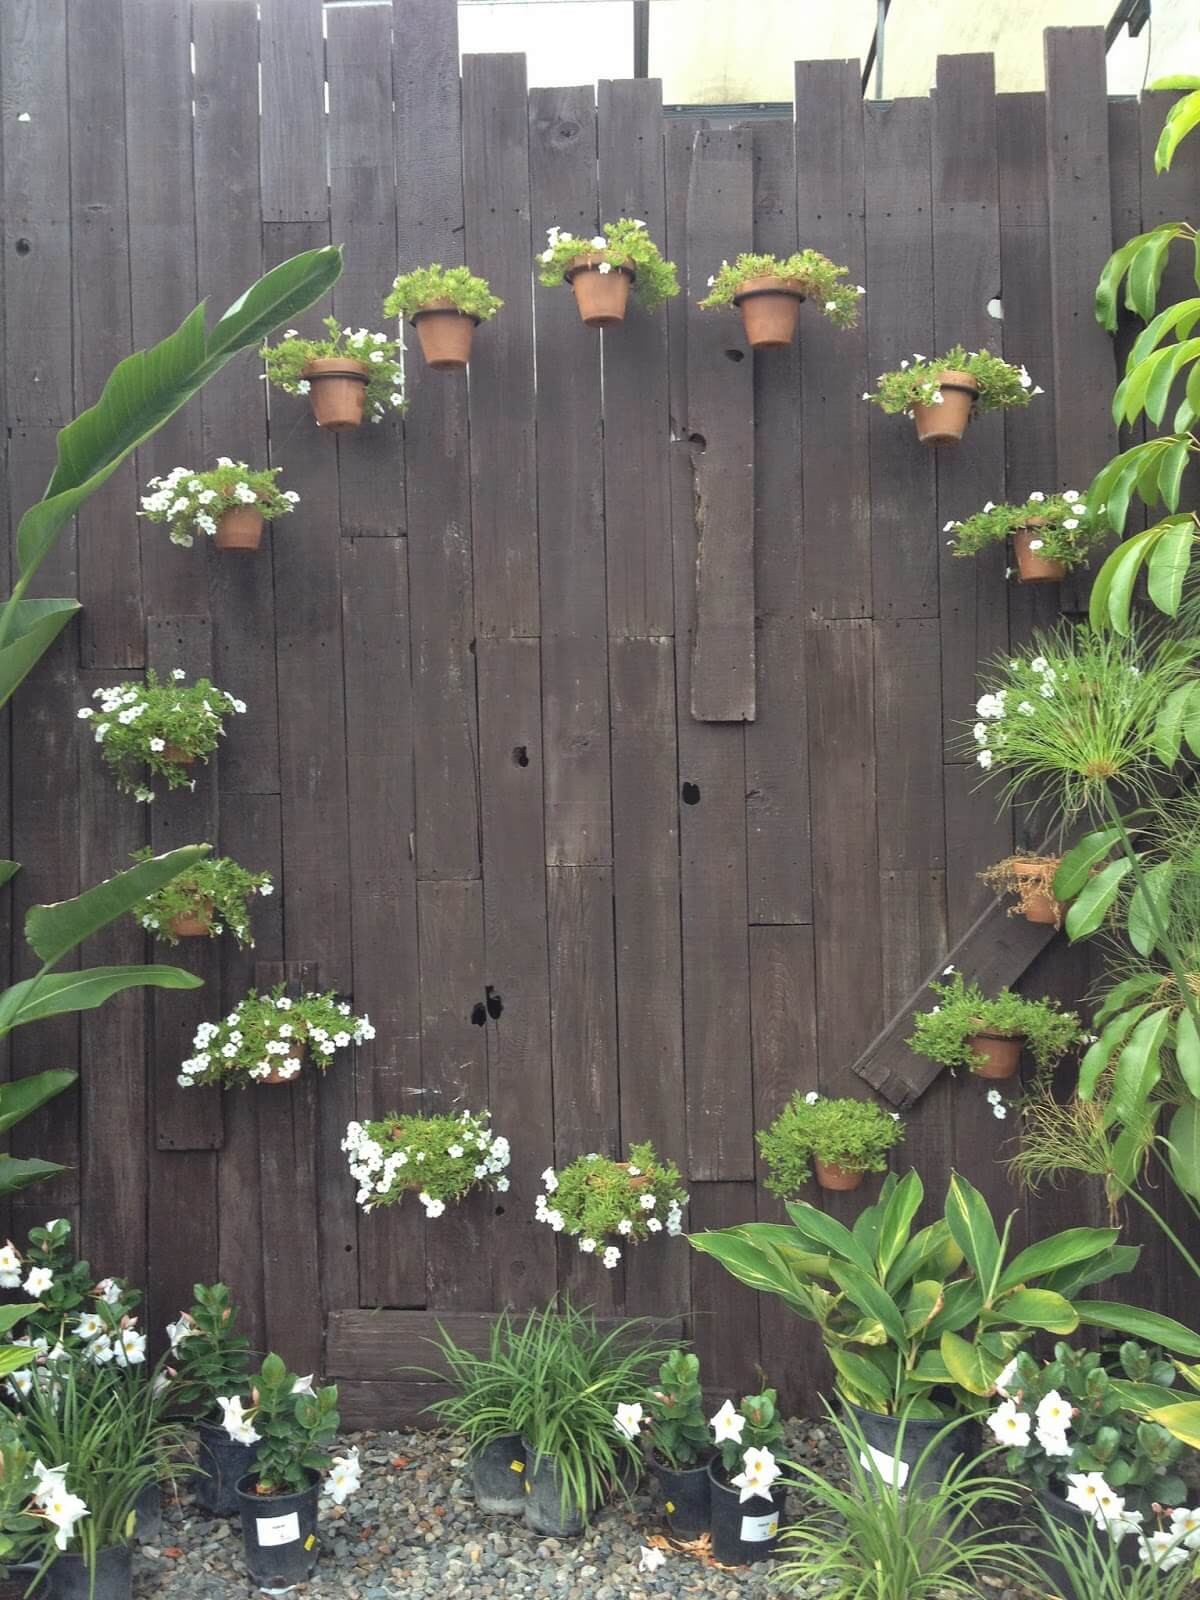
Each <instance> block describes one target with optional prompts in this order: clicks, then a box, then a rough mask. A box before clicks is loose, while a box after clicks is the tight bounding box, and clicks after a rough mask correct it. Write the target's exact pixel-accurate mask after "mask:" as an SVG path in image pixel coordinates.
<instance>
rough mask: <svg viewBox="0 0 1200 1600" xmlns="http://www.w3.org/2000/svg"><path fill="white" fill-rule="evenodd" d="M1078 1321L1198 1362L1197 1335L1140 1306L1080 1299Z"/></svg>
mask: <svg viewBox="0 0 1200 1600" xmlns="http://www.w3.org/2000/svg"><path fill="white" fill-rule="evenodd" d="M1075 1309H1076V1311H1078V1313H1079V1320H1080V1322H1081V1323H1082V1324H1083V1325H1084V1327H1087V1328H1110V1329H1111V1330H1112V1332H1113V1333H1124V1334H1128V1336H1129V1337H1130V1338H1131V1339H1137V1340H1138V1341H1139V1342H1140V1343H1142V1344H1158V1345H1161V1346H1162V1347H1163V1349H1164V1350H1169V1351H1170V1352H1171V1354H1172V1355H1177V1356H1186V1357H1187V1358H1188V1359H1189V1360H1191V1361H1195V1360H1197V1359H1200V1334H1197V1333H1193V1332H1192V1330H1191V1329H1190V1328H1185V1327H1184V1325H1183V1323H1182V1322H1176V1321H1175V1319H1174V1317H1164V1316H1163V1314H1162V1313H1161V1312H1160V1311H1147V1310H1145V1308H1144V1307H1142V1306H1127V1305H1122V1304H1121V1302H1120V1301H1117V1300H1081V1301H1080V1302H1079V1304H1078V1305H1077V1306H1076V1307H1075Z"/></svg>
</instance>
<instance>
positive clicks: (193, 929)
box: [171, 898, 213, 939]
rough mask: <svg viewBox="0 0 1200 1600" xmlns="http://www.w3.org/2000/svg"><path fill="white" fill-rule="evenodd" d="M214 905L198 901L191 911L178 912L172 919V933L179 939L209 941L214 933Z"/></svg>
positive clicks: (207, 901)
mask: <svg viewBox="0 0 1200 1600" xmlns="http://www.w3.org/2000/svg"><path fill="white" fill-rule="evenodd" d="M212 917H213V903H212V901H211V900H205V899H203V898H201V899H198V900H196V902H195V903H194V905H193V906H192V909H191V910H190V911H177V912H176V913H175V915H174V916H173V917H172V918H171V932H172V933H173V934H174V935H175V937H176V938H177V939H207V938H208V936H209V934H210V933H211V932H212Z"/></svg>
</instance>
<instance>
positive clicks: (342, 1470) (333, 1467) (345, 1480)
mask: <svg viewBox="0 0 1200 1600" xmlns="http://www.w3.org/2000/svg"><path fill="white" fill-rule="evenodd" d="M361 1483H362V1467H361V1466H360V1465H359V1460H358V1446H357V1445H355V1446H354V1447H353V1448H352V1449H350V1450H347V1451H346V1454H345V1455H344V1456H334V1458H333V1460H332V1461H331V1462H330V1463H329V1474H328V1476H327V1477H326V1479H325V1488H326V1490H327V1491H328V1494H329V1498H330V1499H331V1500H332V1501H333V1503H334V1505H335V1506H340V1505H344V1504H345V1503H346V1501H347V1500H348V1499H349V1498H350V1496H351V1495H352V1494H353V1493H354V1492H355V1490H356V1489H357V1488H358V1487H359V1485H360V1484H361Z"/></svg>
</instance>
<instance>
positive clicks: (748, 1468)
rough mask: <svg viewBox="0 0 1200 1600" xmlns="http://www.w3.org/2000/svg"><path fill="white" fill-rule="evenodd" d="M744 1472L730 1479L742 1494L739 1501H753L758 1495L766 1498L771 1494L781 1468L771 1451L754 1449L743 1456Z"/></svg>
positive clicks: (745, 1452)
mask: <svg viewBox="0 0 1200 1600" xmlns="http://www.w3.org/2000/svg"><path fill="white" fill-rule="evenodd" d="M742 1462H743V1468H744V1470H743V1471H741V1472H739V1473H738V1474H737V1476H736V1477H734V1478H730V1480H729V1481H730V1483H732V1484H734V1485H735V1486H736V1487H737V1488H738V1489H740V1490H741V1493H740V1494H739V1495H738V1500H739V1501H743V1500H753V1499H754V1498H755V1496H756V1495H763V1496H766V1495H768V1494H770V1492H771V1485H772V1484H773V1483H774V1482H775V1479H776V1478H777V1477H778V1476H779V1471H780V1469H779V1466H778V1464H777V1463H776V1460H775V1457H774V1456H773V1455H772V1454H771V1452H770V1451H769V1450H756V1449H754V1448H753V1447H752V1448H751V1449H749V1450H746V1451H744V1452H743V1454H742Z"/></svg>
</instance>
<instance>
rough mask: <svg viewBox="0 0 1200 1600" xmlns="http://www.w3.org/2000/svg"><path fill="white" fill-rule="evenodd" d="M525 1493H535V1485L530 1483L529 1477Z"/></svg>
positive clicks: (526, 1481) (526, 1480)
mask: <svg viewBox="0 0 1200 1600" xmlns="http://www.w3.org/2000/svg"><path fill="white" fill-rule="evenodd" d="M525 1493H526V1494H532V1493H533V1485H532V1484H531V1483H530V1481H529V1479H528V1478H526V1479H525Z"/></svg>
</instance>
